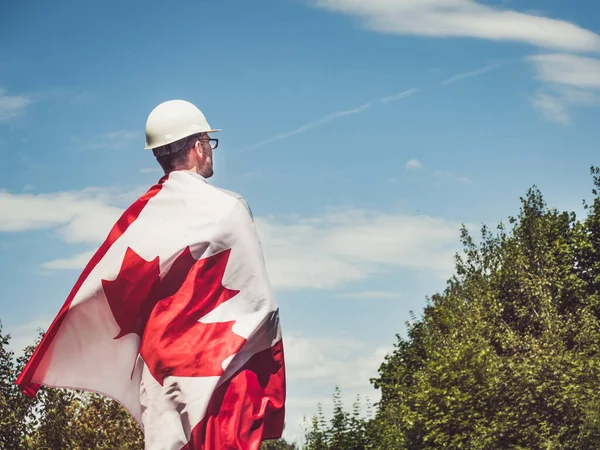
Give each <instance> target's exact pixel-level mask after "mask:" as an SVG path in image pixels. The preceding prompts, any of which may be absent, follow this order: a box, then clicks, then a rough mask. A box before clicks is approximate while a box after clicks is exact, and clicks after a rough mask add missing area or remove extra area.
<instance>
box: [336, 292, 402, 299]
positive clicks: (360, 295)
mask: <svg viewBox="0 0 600 450" xmlns="http://www.w3.org/2000/svg"><path fill="white" fill-rule="evenodd" d="M401 296H402V294H400V293H399V292H395V291H358V292H346V293H342V294H339V295H338V297H340V298H347V299H359V300H379V299H388V298H392V299H398V298H400V297H401Z"/></svg>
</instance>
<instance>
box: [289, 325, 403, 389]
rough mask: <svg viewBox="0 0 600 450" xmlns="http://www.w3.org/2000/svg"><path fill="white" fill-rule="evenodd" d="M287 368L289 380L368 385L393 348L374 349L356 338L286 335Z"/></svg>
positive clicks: (350, 385)
mask: <svg viewBox="0 0 600 450" xmlns="http://www.w3.org/2000/svg"><path fill="white" fill-rule="evenodd" d="M284 345H285V352H286V356H285V358H286V368H287V369H288V372H289V377H290V380H291V381H293V382H299V381H301V380H313V381H314V382H319V380H320V382H323V383H326V384H329V383H334V384H336V385H338V386H340V388H342V389H344V388H346V389H352V390H354V389H356V388H363V387H365V384H366V385H368V384H369V378H371V377H373V376H375V375H377V369H378V367H379V366H380V365H381V363H382V362H383V359H384V357H385V355H386V354H387V353H388V352H389V351H391V348H384V347H381V348H372V347H370V346H368V345H366V344H365V343H363V342H361V341H357V340H353V339H336V338H332V337H324V338H312V337H311V338H307V337H301V336H297V335H294V334H291V335H289V336H285V344H284Z"/></svg>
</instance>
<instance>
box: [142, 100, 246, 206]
mask: <svg viewBox="0 0 600 450" xmlns="http://www.w3.org/2000/svg"><path fill="white" fill-rule="evenodd" d="M219 131H221V130H219V129H215V130H213V129H211V127H210V126H209V125H208V122H207V121H206V117H205V116H204V114H203V113H202V112H201V111H200V110H199V109H198V108H197V107H196V106H194V105H193V104H192V103H189V102H186V101H183V100H170V101H167V102H164V103H161V104H160V105H158V106H157V107H156V108H155V109H154V110H153V111H152V112H151V113H150V116H148V120H147V122H146V149H147V150H152V152H153V153H154V156H155V157H156V160H157V161H158V163H159V164H160V166H161V167H162V169H163V171H164V173H165V175H168V174H169V173H171V172H173V171H176V170H181V171H184V172H189V173H191V174H195V175H196V176H200V177H202V178H204V179H207V178H210V177H212V176H213V174H214V168H213V152H212V151H213V150H214V149H216V148H217V147H218V146H219V140H218V139H214V138H211V137H210V135H209V133H216V132H219ZM221 191H222V192H225V193H227V194H229V195H231V196H233V197H236V198H237V199H238V200H240V202H242V204H243V205H244V207H245V208H246V209H247V210H248V212H249V213H250V215H252V212H251V210H250V207H249V206H248V203H247V202H246V201H245V199H244V198H243V197H242V196H240V195H238V194H236V193H235V192H231V191H229V190H226V189H221Z"/></svg>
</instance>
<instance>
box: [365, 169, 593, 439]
mask: <svg viewBox="0 0 600 450" xmlns="http://www.w3.org/2000/svg"><path fill="white" fill-rule="evenodd" d="M592 172H593V175H594V182H595V185H596V187H599V186H600V180H599V179H598V173H599V172H598V169H595V168H594V169H593V170H592ZM594 195H595V198H594V201H593V203H592V204H591V205H587V208H588V216H587V218H586V219H585V220H583V221H577V220H576V217H575V215H574V214H572V213H567V212H560V211H557V210H556V209H550V208H548V207H547V205H546V204H545V202H544V200H543V198H542V195H541V193H540V192H539V191H538V190H537V189H535V188H533V189H531V190H529V191H528V193H527V195H526V197H525V198H522V199H521V204H522V205H521V209H520V212H519V214H518V216H517V217H515V218H510V220H509V223H510V225H511V227H512V228H511V230H510V231H507V230H506V229H505V227H504V225H502V224H501V225H500V226H499V227H498V230H497V232H496V233H491V232H490V231H489V230H488V229H487V228H486V227H483V230H482V236H481V239H480V242H478V243H476V242H475V240H474V239H473V238H472V237H471V236H470V235H469V233H468V232H467V230H466V229H463V231H462V243H463V246H464V251H463V253H462V255H458V256H457V261H456V274H455V275H454V276H453V277H452V278H451V279H450V280H449V282H448V286H447V288H446V289H445V291H444V292H443V293H442V294H437V295H434V296H432V297H431V298H430V299H428V302H427V306H426V307H425V308H424V311H423V315H422V317H421V318H420V319H419V320H417V321H416V322H415V323H413V324H411V325H410V326H409V327H408V333H407V337H406V338H405V339H403V338H400V337H399V338H398V342H397V343H396V346H395V348H394V351H393V353H392V354H391V355H389V356H388V357H387V358H386V360H385V361H384V363H383V364H382V365H381V367H380V371H379V377H378V378H376V379H375V380H373V382H374V385H375V386H376V387H377V388H379V389H381V393H382V398H381V402H380V404H379V408H378V411H377V414H376V418H375V420H374V421H373V426H374V428H375V430H376V434H377V442H376V443H375V445H376V447H377V448H382V449H384V448H385V449H388V448H389V449H400V448H456V449H461V448H465V449H467V448H468V449H489V448H512V449H538V448H539V449H542V448H543V449H559V448H560V449H586V448H589V449H591V448H600V439H599V435H600V433H599V425H600V421H599V412H598V411H599V409H598V405H599V400H600V395H599V394H597V393H596V392H597V389H596V386H597V385H598V384H599V382H600V353H599V350H600V321H599V317H600V301H599V299H600V296H599V294H600V290H599V288H600V259H599V255H600V200H599V198H598V192H597V191H594Z"/></svg>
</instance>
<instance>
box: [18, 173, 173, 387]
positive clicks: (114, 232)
mask: <svg viewBox="0 0 600 450" xmlns="http://www.w3.org/2000/svg"><path fill="white" fill-rule="evenodd" d="M167 178H168V177H166V176H165V177H163V178H161V179H160V181H159V182H158V183H157V184H155V185H154V186H152V187H151V188H150V189H149V190H148V192H146V193H145V194H144V195H143V196H141V197H140V198H138V199H137V200H136V201H135V203H133V204H132V205H131V206H130V207H129V208H127V210H126V211H125V212H124V213H123V215H121V217H120V218H119V220H118V221H117V223H115V225H114V226H113V228H112V229H111V231H110V233H109V234H108V237H107V238H106V240H105V241H104V242H103V243H102V245H101V246H100V248H99V249H98V250H97V251H96V253H95V254H94V256H93V257H92V259H91V260H90V261H89V262H88V264H87V265H86V267H85V269H84V270H83V272H82V273H81V275H80V276H79V279H78V280H77V283H75V286H74V287H73V289H72V290H71V293H70V294H69V297H67V300H66V301H65V303H64V304H63V306H62V308H61V309H60V311H59V313H58V315H57V316H56V318H55V319H54V321H53V322H52V325H50V328H48V331H47V332H46V334H45V335H44V337H43V338H42V341H41V342H40V344H39V345H38V347H37V348H36V349H35V352H34V353H33V355H32V357H31V359H30V360H29V362H28V363H27V365H26V366H25V367H24V368H23V371H22V372H21V374H20V375H19V377H18V378H17V381H16V384H17V385H18V386H20V387H21V388H22V389H23V392H24V393H25V395H27V396H28V397H34V396H35V394H36V393H37V391H38V390H39V388H40V385H39V384H37V383H32V381H31V380H32V378H33V376H34V374H35V371H36V370H37V368H38V366H39V365H40V363H41V361H42V359H43V358H44V356H45V354H46V351H47V350H48V347H49V346H50V344H51V343H52V341H53V339H54V337H55V336H56V333H57V332H58V329H59V328H60V326H61V324H62V322H63V320H64V319H65V317H66V315H67V311H68V310H69V307H70V306H71V302H72V301H73V298H75V295H77V292H78V291H79V289H80V288H81V285H82V284H83V283H84V281H85V280H86V279H87V277H88V276H89V274H90V273H91V272H92V270H94V268H95V267H96V265H97V264H98V263H99V262H100V260H102V258H104V255H106V252H108V249H109V248H110V247H111V246H112V245H113V244H114V243H115V241H116V240H117V239H119V238H120V237H121V236H122V235H123V233H125V231H126V230H127V228H129V226H130V225H131V224H132V223H133V222H134V221H135V220H136V219H137V218H138V217H139V215H140V214H141V212H142V210H143V209H144V207H145V206H146V205H147V204H148V202H149V201H150V199H152V198H153V197H154V196H155V195H156V194H158V193H159V192H160V190H161V189H162V186H163V183H164V182H165V181H166V180H167Z"/></svg>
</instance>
